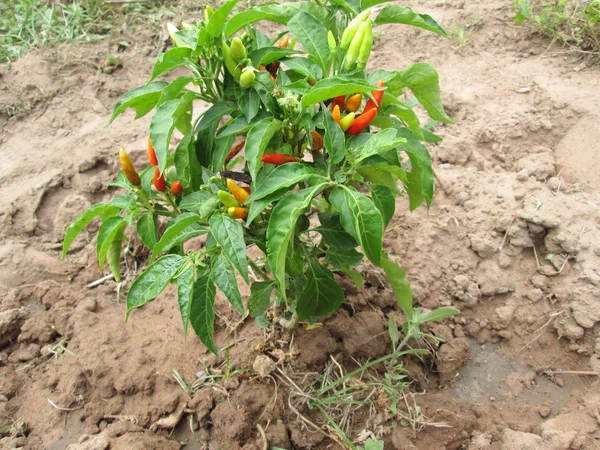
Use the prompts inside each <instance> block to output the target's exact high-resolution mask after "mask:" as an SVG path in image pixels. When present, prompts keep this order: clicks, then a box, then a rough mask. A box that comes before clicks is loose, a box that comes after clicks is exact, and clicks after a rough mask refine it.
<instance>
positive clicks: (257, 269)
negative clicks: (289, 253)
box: [248, 259, 271, 281]
mask: <svg viewBox="0 0 600 450" xmlns="http://www.w3.org/2000/svg"><path fill="white" fill-rule="evenodd" d="M248 264H250V267H252V270H254V271H255V272H256V273H257V274H258V275H259V276H260V277H261V278H262V279H263V280H264V281H271V279H270V278H269V276H268V275H267V274H266V273H265V271H264V270H262V269H261V268H260V267H258V264H256V262H254V260H253V259H249V260H248Z"/></svg>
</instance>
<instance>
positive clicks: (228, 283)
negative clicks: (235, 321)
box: [212, 253, 245, 315]
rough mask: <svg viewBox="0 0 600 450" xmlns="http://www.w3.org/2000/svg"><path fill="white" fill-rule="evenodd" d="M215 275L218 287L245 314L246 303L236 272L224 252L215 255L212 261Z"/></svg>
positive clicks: (232, 304)
mask: <svg viewBox="0 0 600 450" xmlns="http://www.w3.org/2000/svg"><path fill="white" fill-rule="evenodd" d="M212 268H213V277H214V280H215V283H216V285H217V287H218V288H219V289H220V290H221V292H222V293H223V294H224V295H225V297H227V300H229V303H231V306H233V307H234V308H235V309H237V310H238V311H239V312H240V314H241V315H244V314H245V312H244V304H243V303H242V296H241V295H240V290H239V288H238V284H237V280H236V278H235V272H234V271H233V267H232V265H231V263H230V262H229V260H228V259H227V257H226V256H225V255H224V254H223V253H219V254H218V255H217V256H215V258H214V261H213V263H212Z"/></svg>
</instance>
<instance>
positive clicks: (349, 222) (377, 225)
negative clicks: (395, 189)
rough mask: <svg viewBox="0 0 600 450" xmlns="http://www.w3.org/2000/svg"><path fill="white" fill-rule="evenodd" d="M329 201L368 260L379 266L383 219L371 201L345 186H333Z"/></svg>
mask: <svg viewBox="0 0 600 450" xmlns="http://www.w3.org/2000/svg"><path fill="white" fill-rule="evenodd" d="M329 201H330V202H331V204H332V205H333V206H334V207H335V208H336V209H337V210H338V211H339V212H340V220H341V223H342V226H343V227H344V229H345V230H346V231H347V232H348V233H349V234H351V235H352V236H353V237H354V239H356V240H357V241H358V243H359V244H360V246H361V247H362V249H363V251H364V253H365V256H366V257H367V258H369V261H371V262H372V263H373V264H374V265H376V266H378V267H379V266H380V265H381V248H382V243H383V219H382V217H381V213H380V212H379V210H378V209H377V207H376V206H375V205H374V204H373V201H372V200H371V199H370V198H369V197H367V196H365V195H363V194H361V193H360V192H358V191H356V190H354V189H351V188H348V187H346V186H344V187H337V188H335V189H334V190H333V191H332V192H331V195H330V196H329Z"/></svg>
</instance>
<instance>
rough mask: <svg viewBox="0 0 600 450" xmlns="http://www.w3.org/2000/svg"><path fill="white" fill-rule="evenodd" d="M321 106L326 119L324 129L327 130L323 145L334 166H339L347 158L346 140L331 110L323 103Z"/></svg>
mask: <svg viewBox="0 0 600 450" xmlns="http://www.w3.org/2000/svg"><path fill="white" fill-rule="evenodd" d="M321 105H322V106H321V109H322V111H323V119H324V120H323V128H324V129H325V136H323V145H325V150H327V153H328V154H329V157H330V158H331V161H332V162H333V163H334V164H339V163H340V162H342V161H343V160H344V157H345V156H346V141H345V139H346V138H345V136H344V132H343V131H342V129H341V128H340V126H339V125H338V124H337V123H336V122H335V120H333V117H332V116H331V113H330V112H329V109H327V108H326V107H325V105H324V104H323V103H322V104H321Z"/></svg>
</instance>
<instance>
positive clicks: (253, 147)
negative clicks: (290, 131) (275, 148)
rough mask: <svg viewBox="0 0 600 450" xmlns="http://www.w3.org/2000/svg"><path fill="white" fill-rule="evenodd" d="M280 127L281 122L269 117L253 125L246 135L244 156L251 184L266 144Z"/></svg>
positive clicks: (253, 182)
mask: <svg viewBox="0 0 600 450" xmlns="http://www.w3.org/2000/svg"><path fill="white" fill-rule="evenodd" d="M280 129H281V122H280V121H279V120H273V119H271V118H268V119H264V120H261V121H260V122H258V123H257V124H256V125H254V126H253V127H252V128H251V129H250V131H249V132H248V135H247V136H246V145H245V147H244V156H245V157H246V161H248V170H249V171H250V176H251V177H252V184H253V185H254V184H255V183H256V174H257V173H258V171H259V170H260V168H261V167H262V161H261V159H262V156H263V154H264V153H265V150H266V148H267V145H268V144H269V142H270V141H271V138H273V136H274V135H275V133H276V132H277V131H279V130H280Z"/></svg>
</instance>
